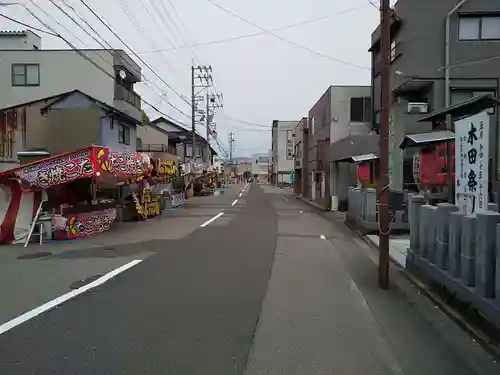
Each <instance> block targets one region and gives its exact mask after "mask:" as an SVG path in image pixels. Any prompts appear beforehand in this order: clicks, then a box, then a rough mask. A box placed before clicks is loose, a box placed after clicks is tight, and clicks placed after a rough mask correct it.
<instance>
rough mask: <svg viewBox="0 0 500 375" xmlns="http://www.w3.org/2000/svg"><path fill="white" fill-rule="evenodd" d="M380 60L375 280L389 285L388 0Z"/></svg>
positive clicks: (382, 6) (384, 1) (384, 6)
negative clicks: (376, 267)
mask: <svg viewBox="0 0 500 375" xmlns="http://www.w3.org/2000/svg"><path fill="white" fill-rule="evenodd" d="M380 31H381V38H380V39H381V41H380V57H381V59H380V64H381V70H380V74H381V90H382V108H381V111H380V175H379V185H380V186H379V189H380V190H379V208H378V211H379V215H378V221H379V251H380V252H379V261H378V283H379V287H380V288H382V289H388V288H389V232H390V223H389V184H390V182H389V173H388V169H389V168H388V167H389V122H390V116H391V115H390V108H391V81H390V79H391V77H390V63H391V61H390V58H391V8H390V2H389V0H380Z"/></svg>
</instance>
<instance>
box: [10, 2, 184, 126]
mask: <svg viewBox="0 0 500 375" xmlns="http://www.w3.org/2000/svg"><path fill="white" fill-rule="evenodd" d="M30 1H32V0H30ZM24 8H25V9H26V11H27V12H28V13H30V14H31V16H32V17H33V18H35V19H36V20H37V21H38V22H40V23H41V24H42V25H43V26H45V27H46V28H47V29H49V30H50V31H51V32H52V33H53V35H54V36H56V37H58V38H60V39H61V40H63V41H64V42H65V43H66V44H67V45H68V46H70V47H71V49H72V50H74V51H75V52H76V53H78V54H79V55H80V56H81V57H83V58H84V59H85V60H87V61H88V62H90V63H91V64H92V65H94V66H95V67H96V68H97V69H99V70H100V71H102V72H103V73H104V74H106V75H107V76H109V77H110V78H111V79H112V80H113V81H115V82H116V83H118V84H120V82H118V81H117V80H116V77H114V76H113V75H112V74H110V73H109V72H107V71H106V70H105V69H104V68H103V67H101V66H100V65H99V64H97V63H96V62H95V61H94V60H92V59H91V58H90V57H89V56H87V55H86V54H84V53H83V52H82V51H80V50H79V49H78V48H76V47H75V46H74V45H73V44H72V43H71V42H70V41H69V40H67V39H66V38H65V37H63V36H62V35H61V34H59V33H57V32H56V31H55V30H54V29H53V28H52V27H50V26H49V25H48V24H47V23H45V22H44V21H43V20H42V19H41V18H40V17H38V16H37V15H36V14H35V13H33V11H32V10H31V9H29V8H28V7H26V6H24ZM15 21H17V20H15ZM142 101H143V102H144V103H145V104H146V105H148V106H150V107H151V108H153V109H154V110H155V111H156V112H158V113H160V114H161V115H163V116H165V117H166V118H168V119H170V120H171V121H173V122H174V123H175V124H177V125H180V123H179V121H177V120H176V119H174V118H173V117H171V116H169V115H167V114H166V113H164V112H162V111H160V110H159V109H158V108H156V107H155V106H154V105H152V104H151V103H149V102H148V101H146V100H145V99H144V98H143V99H142Z"/></svg>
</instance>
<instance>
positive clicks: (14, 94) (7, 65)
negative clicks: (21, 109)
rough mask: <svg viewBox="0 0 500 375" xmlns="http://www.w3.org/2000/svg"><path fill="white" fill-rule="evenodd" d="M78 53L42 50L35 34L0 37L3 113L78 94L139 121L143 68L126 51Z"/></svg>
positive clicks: (3, 35)
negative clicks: (137, 87)
mask: <svg viewBox="0 0 500 375" xmlns="http://www.w3.org/2000/svg"><path fill="white" fill-rule="evenodd" d="M80 51H81V53H82V54H83V55H84V56H85V57H84V56H82V55H80V54H79V53H77V52H76V51H74V50H71V49H64V50H44V49H42V40H41V38H40V37H39V36H38V35H37V34H35V33H33V32H31V31H19V32H10V31H8V32H0V55H1V56H2V57H1V60H0V87H2V90H0V108H6V107H11V106H16V105H18V104H21V103H26V102H30V101H36V100H39V99H42V98H46V97H51V96H54V95H58V94H61V93H65V92H70V91H72V90H75V89H78V90H80V91H82V92H84V93H85V94H88V95H90V96H92V97H94V98H96V99H98V100H100V101H102V102H104V103H106V104H107V105H110V106H112V107H114V108H116V109H118V110H120V111H122V112H124V113H126V114H127V115H129V116H130V117H133V118H135V119H140V118H141V98H140V96H139V95H138V94H137V93H136V92H135V91H134V84H135V83H137V82H140V81H141V68H140V66H139V65H137V64H136V63H135V62H134V61H133V60H132V59H131V58H130V57H129V56H128V55H127V54H126V53H125V52H124V51H122V50H104V49H102V50H97V49H96V50H80ZM117 81H118V82H119V83H118V82H117Z"/></svg>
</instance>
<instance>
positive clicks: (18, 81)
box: [12, 64, 40, 86]
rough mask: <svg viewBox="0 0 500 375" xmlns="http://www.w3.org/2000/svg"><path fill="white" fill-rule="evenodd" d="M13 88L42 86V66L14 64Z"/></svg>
mask: <svg viewBox="0 0 500 375" xmlns="http://www.w3.org/2000/svg"><path fill="white" fill-rule="evenodd" d="M12 86H40V65H38V64H12Z"/></svg>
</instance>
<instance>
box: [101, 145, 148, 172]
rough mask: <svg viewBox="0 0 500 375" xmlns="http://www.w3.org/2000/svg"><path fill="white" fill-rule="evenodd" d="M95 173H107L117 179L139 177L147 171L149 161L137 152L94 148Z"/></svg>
mask: <svg viewBox="0 0 500 375" xmlns="http://www.w3.org/2000/svg"><path fill="white" fill-rule="evenodd" d="M94 149H95V150H94V155H95V157H94V161H95V164H96V171H97V172H107V173H111V174H114V175H116V176H118V177H124V176H129V177H130V176H139V175H142V174H144V173H146V172H147V171H148V167H149V164H150V162H149V160H148V158H147V157H146V156H145V155H142V154H140V153H138V152H130V153H118V152H111V151H110V150H109V149H108V148H106V147H95V148H94Z"/></svg>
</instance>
